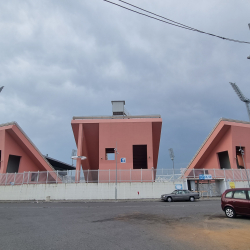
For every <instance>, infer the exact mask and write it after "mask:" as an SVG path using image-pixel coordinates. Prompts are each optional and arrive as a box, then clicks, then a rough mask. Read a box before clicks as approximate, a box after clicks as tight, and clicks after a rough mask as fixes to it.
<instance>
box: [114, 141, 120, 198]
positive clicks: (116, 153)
mask: <svg viewBox="0 0 250 250" xmlns="http://www.w3.org/2000/svg"><path fill="white" fill-rule="evenodd" d="M114 151H115V200H117V155H118V154H119V153H118V152H117V142H116V148H115V150H114Z"/></svg>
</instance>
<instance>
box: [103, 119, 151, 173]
mask: <svg viewBox="0 0 250 250" xmlns="http://www.w3.org/2000/svg"><path fill="white" fill-rule="evenodd" d="M99 136H100V137H99V138H100V139H99V168H100V169H101V170H107V169H115V167H116V163H115V161H110V160H105V148H115V147H116V142H117V150H118V153H119V154H118V155H117V168H118V169H133V145H147V160H148V169H151V168H152V167H153V145H152V144H153V139H152V122H131V123H124V122H123V121H122V122H119V123H118V122H116V123H101V124H100V125H99ZM123 157H125V158H126V163H120V158H123Z"/></svg>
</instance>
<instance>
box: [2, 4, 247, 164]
mask: <svg viewBox="0 0 250 250" xmlns="http://www.w3.org/2000/svg"><path fill="white" fill-rule="evenodd" d="M111 1H113V2H115V3H118V4H122V3H120V2H119V1H118V0H111ZM128 1H129V2H130V3H131V4H134V5H137V6H139V7H142V8H144V9H147V10H150V11H152V12H154V13H157V14H159V15H162V16H164V17H167V18H170V19H172V20H175V21H177V22H180V23H183V24H185V25H188V26H191V27H194V28H196V29H200V30H203V31H206V32H209V33H213V34H216V35H220V36H223V37H228V38H233V39H237V40H244V41H250V30H249V28H248V23H250V17H249V13H250V4H249V2H248V1H245V0H237V1H236V0H231V1H228V0H221V1H217V0H210V1H207V0H199V1H198V0H196V1H194V0H189V1H187V0H178V1H176V0H168V1H167V0H154V1H152V0H128ZM122 5H124V6H125V4H122ZM249 55H250V45H249V44H240V43H234V42H229V41H225V40H222V39H218V38H214V37H211V36H207V35H204V34H200V33H197V32H192V31H188V30H184V29H180V28H177V27H174V26H170V25H168V24H164V23H162V22H159V21H156V20H153V19H150V18H147V17H144V16H141V15H138V14H135V13H132V12H129V11H127V10H124V9H122V8H119V7H117V6H114V5H112V4H109V3H107V2H104V1H103V0H75V1H65V0H43V1H33V0H30V1H28V0H23V1H20V0H10V1H1V3H0V85H1V86H5V87H4V89H3V91H2V92H1V94H0V119H1V123H6V122H10V121H16V122H18V124H19V125H20V126H21V127H22V129H23V130H24V131H25V132H26V134H27V135H28V136H29V137H30V138H31V140H32V141H33V142H34V143H35V145H36V146H37V147H38V148H39V149H40V151H41V152H42V153H43V154H48V155H49V156H51V157H53V158H56V159H59V160H61V161H65V162H67V163H71V159H70V156H71V150H72V149H74V148H76V146H75V141H74V137H73V133H72V129H71V119H72V117H73V116H89V115H91V116H92V115H93V116H97V115H111V111H112V107H111V100H125V101H126V106H125V108H126V109H127V110H128V111H129V112H130V114H131V115H147V114H160V115H161V116H162V119H163V127H162V137H161V145H160V153H159V162H158V167H159V168H171V167H172V162H171V160H170V158H169V155H168V148H170V147H172V148H173V149H174V152H175V164H176V168H183V167H186V166H187V165H188V163H189V162H190V160H191V159H192V157H193V156H194V154H195V153H196V151H197V150H198V148H199V147H200V145H201V144H202V142H203V141H204V140H205V138H206V137H207V135H208V134H209V132H210V131H211V130H212V128H213V127H214V125H215V124H216V123H217V121H218V120H219V119H220V118H221V117H225V118H231V119H238V120H248V116H247V111H246V108H245V106H244V103H242V102H240V100H239V99H238V97H237V96H236V94H235V93H234V91H233V89H232V87H231V86H230V84H229V82H230V81H231V82H235V83H236V84H238V86H239V87H240V89H241V90H242V92H243V93H244V94H245V95H246V96H247V97H249V98H250V84H249V83H250V70H249V68H250V60H247V56H249Z"/></svg>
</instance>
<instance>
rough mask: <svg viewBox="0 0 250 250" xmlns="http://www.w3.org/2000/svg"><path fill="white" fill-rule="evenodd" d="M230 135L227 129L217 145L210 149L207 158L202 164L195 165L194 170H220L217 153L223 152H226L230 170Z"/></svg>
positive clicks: (229, 130)
mask: <svg viewBox="0 0 250 250" xmlns="http://www.w3.org/2000/svg"><path fill="white" fill-rule="evenodd" d="M231 148H232V135H231V129H230V128H229V129H228V130H227V131H226V133H225V134H224V135H223V137H222V138H221V139H220V140H219V142H218V144H217V145H216V146H215V147H212V149H211V151H210V154H209V155H208V157H207V158H206V159H205V160H204V161H203V162H202V163H199V164H197V166H196V167H195V168H204V169H220V163H219V157H218V153H219V152H223V151H228V155H229V161H230V165H231V168H233V166H232V150H231Z"/></svg>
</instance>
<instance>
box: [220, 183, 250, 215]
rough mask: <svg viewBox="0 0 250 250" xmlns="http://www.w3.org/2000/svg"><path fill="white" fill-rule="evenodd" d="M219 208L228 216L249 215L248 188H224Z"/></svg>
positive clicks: (249, 189)
mask: <svg viewBox="0 0 250 250" xmlns="http://www.w3.org/2000/svg"><path fill="white" fill-rule="evenodd" d="M221 208H222V210H223V211H224V212H225V214H226V216H227V217H229V218H234V217H235V216H236V215H237V214H240V215H250V188H234V189H228V190H226V191H225V192H224V193H223V194H222V196H221Z"/></svg>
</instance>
